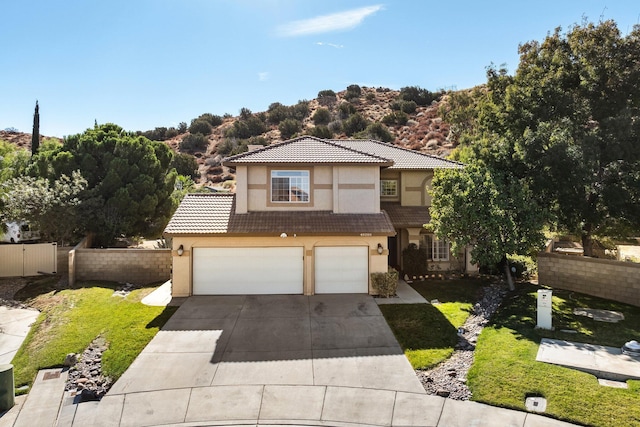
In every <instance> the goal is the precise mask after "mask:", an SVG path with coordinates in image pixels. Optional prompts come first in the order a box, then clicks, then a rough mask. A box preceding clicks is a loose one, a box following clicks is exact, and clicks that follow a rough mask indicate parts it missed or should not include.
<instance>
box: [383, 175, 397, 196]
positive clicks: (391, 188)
mask: <svg viewBox="0 0 640 427" xmlns="http://www.w3.org/2000/svg"><path fill="white" fill-rule="evenodd" d="M380 195H381V196H382V197H396V196H398V180H397V179H382V180H380Z"/></svg>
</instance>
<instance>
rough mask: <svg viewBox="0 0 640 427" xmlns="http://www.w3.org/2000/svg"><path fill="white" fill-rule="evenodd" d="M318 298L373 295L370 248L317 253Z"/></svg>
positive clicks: (328, 249)
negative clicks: (320, 296)
mask: <svg viewBox="0 0 640 427" xmlns="http://www.w3.org/2000/svg"><path fill="white" fill-rule="evenodd" d="M314 260H315V293H316V294H346V293H349V294H366V293H368V292H369V248H368V247H366V246H327V247H317V248H316V249H315V257H314Z"/></svg>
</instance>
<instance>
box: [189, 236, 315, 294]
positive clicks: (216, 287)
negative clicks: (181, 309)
mask: <svg viewBox="0 0 640 427" xmlns="http://www.w3.org/2000/svg"><path fill="white" fill-rule="evenodd" d="M302 257H303V251H302V248H301V247H270V248H194V250H193V294H194V295H244V294H301V293H302V290H303V268H304V267H303V259H302Z"/></svg>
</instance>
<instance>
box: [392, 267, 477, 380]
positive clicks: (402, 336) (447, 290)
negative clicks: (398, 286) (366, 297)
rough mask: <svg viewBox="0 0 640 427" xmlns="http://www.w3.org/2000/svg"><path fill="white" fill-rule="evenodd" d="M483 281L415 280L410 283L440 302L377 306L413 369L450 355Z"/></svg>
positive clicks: (426, 295)
mask: <svg viewBox="0 0 640 427" xmlns="http://www.w3.org/2000/svg"><path fill="white" fill-rule="evenodd" d="M486 285H488V282H487V281H486V280H483V279H460V280H426V281H423V282H415V283H414V284H413V285H412V286H413V287H414V289H416V290H417V291H418V292H419V293H420V294H421V295H422V296H423V297H424V298H425V299H426V300H427V301H432V300H434V299H437V300H438V301H439V302H440V303H439V304H436V305H430V304H389V305H381V306H380V310H381V311H382V314H383V315H384V317H385V319H386V320H387V323H388V324H389V326H390V327H391V330H392V331H393V333H394V335H395V336H396V339H397V340H398V342H399V343H400V346H401V347H402V348H403V350H404V353H405V355H406V356H407V359H409V362H411V366H413V368H414V369H428V368H430V367H432V366H435V365H437V364H438V363H440V362H442V361H443V360H445V359H447V358H448V357H449V356H451V354H452V353H453V348H454V346H455V345H456V343H457V342H458V336H457V332H458V328H459V327H460V326H462V325H463V324H464V322H465V320H467V317H469V313H470V311H471V308H472V307H473V304H475V302H476V301H477V300H478V298H479V296H480V290H481V289H482V287H483V286H486Z"/></svg>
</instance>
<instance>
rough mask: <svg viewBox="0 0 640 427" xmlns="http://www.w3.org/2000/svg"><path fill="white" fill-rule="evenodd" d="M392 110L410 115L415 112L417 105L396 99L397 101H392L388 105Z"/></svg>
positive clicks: (413, 102)
mask: <svg viewBox="0 0 640 427" xmlns="http://www.w3.org/2000/svg"><path fill="white" fill-rule="evenodd" d="M390 107H391V109H392V110H397V111H402V112H403V113H407V114H411V113H414V112H415V111H416V108H418V105H417V104H416V103H415V101H405V100H403V99H398V100H397V101H393V102H392V103H391V105H390Z"/></svg>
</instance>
